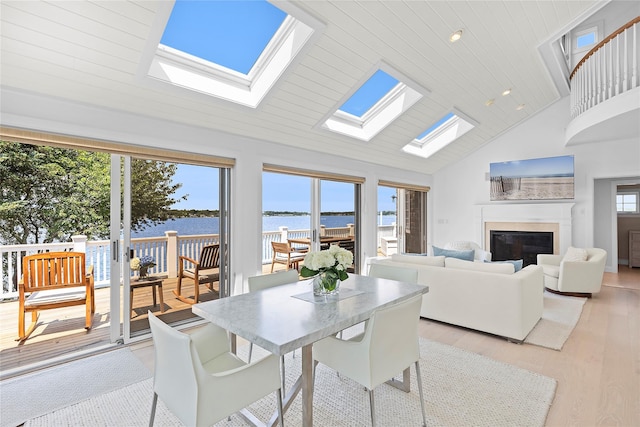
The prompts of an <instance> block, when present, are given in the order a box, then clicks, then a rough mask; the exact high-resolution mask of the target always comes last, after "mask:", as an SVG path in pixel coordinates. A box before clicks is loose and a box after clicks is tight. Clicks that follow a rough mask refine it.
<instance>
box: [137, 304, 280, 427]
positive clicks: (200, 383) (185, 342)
mask: <svg viewBox="0 0 640 427" xmlns="http://www.w3.org/2000/svg"><path fill="white" fill-rule="evenodd" d="M149 324H150V325H151V335H152V336H153V343H154V347H155V348H154V352H155V368H154V379H153V403H152V406H151V417H150V419H149V426H150V427H151V426H153V421H154V418H155V412H156V405H157V403H158V397H160V399H162V401H163V402H164V403H165V405H166V406H167V408H168V409H169V410H170V411H171V412H172V413H173V414H174V415H175V416H176V417H177V418H178V419H180V421H181V422H182V423H183V424H185V425H187V426H210V425H211V424H214V423H216V422H218V421H220V420H222V419H224V418H226V417H228V416H229V415H231V414H233V413H235V412H238V411H240V410H241V409H243V408H245V407H246V406H248V405H250V404H251V403H253V402H255V401H257V400H259V399H261V398H263V397H264V396H266V395H267V394H269V393H271V392H274V391H275V392H276V394H277V397H278V420H279V421H280V425H283V424H282V422H283V420H282V395H281V393H280V372H279V370H278V357H276V356H274V355H270V356H267V357H265V358H264V359H261V360H259V361H257V362H255V363H252V364H246V363H244V362H243V361H242V360H240V359H239V358H238V357H237V356H236V355H235V354H233V353H231V352H230V344H229V337H228V334H227V331H225V330H224V329H222V328H220V327H218V326H215V325H213V324H208V325H206V326H204V327H203V328H202V329H200V330H198V331H196V332H195V333H193V334H184V333H182V332H179V331H177V330H175V329H173V328H171V327H170V326H169V325H167V324H165V323H164V322H163V321H161V320H160V319H158V318H157V317H156V316H154V315H153V313H151V312H149Z"/></svg>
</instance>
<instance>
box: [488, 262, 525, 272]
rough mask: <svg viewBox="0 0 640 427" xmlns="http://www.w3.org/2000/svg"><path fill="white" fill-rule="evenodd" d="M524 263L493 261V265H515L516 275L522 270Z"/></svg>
mask: <svg viewBox="0 0 640 427" xmlns="http://www.w3.org/2000/svg"><path fill="white" fill-rule="evenodd" d="M522 263H523V260H521V259H508V260H506V261H492V264H513V268H514V269H515V271H516V273H517V272H518V271H520V270H522Z"/></svg>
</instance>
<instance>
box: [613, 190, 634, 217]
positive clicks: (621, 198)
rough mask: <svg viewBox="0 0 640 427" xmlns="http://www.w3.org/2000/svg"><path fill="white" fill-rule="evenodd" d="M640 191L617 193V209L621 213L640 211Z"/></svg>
mask: <svg viewBox="0 0 640 427" xmlns="http://www.w3.org/2000/svg"><path fill="white" fill-rule="evenodd" d="M638 200H639V193H638V192H629V193H618V194H617V195H616V210H617V211H618V213H619V214H637V213H640V207H639V206H638Z"/></svg>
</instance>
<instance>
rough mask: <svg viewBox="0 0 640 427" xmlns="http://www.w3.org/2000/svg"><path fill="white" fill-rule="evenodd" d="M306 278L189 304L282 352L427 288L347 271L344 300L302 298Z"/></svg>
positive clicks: (308, 284) (202, 314)
mask: <svg viewBox="0 0 640 427" xmlns="http://www.w3.org/2000/svg"><path fill="white" fill-rule="evenodd" d="M311 282H312V280H304V281H301V282H296V283H292V284H289V285H282V286H276V287H273V288H269V289H265V290H262V291H258V292H250V293H246V294H242V295H235V296H231V297H227V298H221V299H218V300H214V301H208V302H203V303H199V304H195V305H194V306H193V307H192V310H193V313H194V314H196V315H198V316H200V317H202V318H204V319H206V320H208V321H210V322H212V323H214V324H216V325H218V326H220V327H222V328H224V329H226V330H228V331H229V332H232V333H234V334H236V335H238V336H240V337H242V338H244V339H246V340H248V341H251V342H253V343H255V344H256V345H259V346H260V347H262V348H264V349H265V350H268V351H270V352H271V353H273V354H277V355H283V354H286V353H288V352H290V351H293V350H294V349H296V348H300V347H303V346H305V345H309V344H312V343H314V342H316V341H318V340H320V339H322V338H325V337H327V336H329V335H333V334H336V333H337V332H339V331H341V330H343V329H346V328H348V327H350V326H353V325H355V324H358V323H360V322H363V321H365V320H367V319H368V318H369V317H371V314H372V313H373V311H374V310H376V309H378V308H383V307H386V306H389V305H393V304H395V303H398V302H401V301H404V300H407V299H410V298H412V297H414V296H416V295H421V294H425V293H427V292H428V291H429V288H428V287H427V286H423V285H418V284H412V283H404V282H397V281H395V280H386V279H378V278H374V277H368V276H360V275H356V274H350V275H349V278H348V279H347V280H345V281H343V282H342V283H341V285H340V289H341V292H343V293H344V294H345V296H346V295H347V294H351V295H349V297H346V298H335V297H328V298H327V300H326V302H319V301H317V299H313V298H310V299H308V300H306V299H305V298H301V295H302V294H304V293H305V292H308V293H309V294H310V295H312V285H311Z"/></svg>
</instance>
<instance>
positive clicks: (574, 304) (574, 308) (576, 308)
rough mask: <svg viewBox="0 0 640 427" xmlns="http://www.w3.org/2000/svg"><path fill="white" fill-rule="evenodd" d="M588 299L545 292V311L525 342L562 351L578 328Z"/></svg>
mask: <svg viewBox="0 0 640 427" xmlns="http://www.w3.org/2000/svg"><path fill="white" fill-rule="evenodd" d="M586 301H587V298H577V297H569V296H565V295H557V294H554V293H551V292H547V291H544V310H543V312H542V318H541V319H540V320H539V321H538V323H537V324H536V326H535V327H534V328H533V330H532V331H531V332H529V335H527V337H526V338H525V340H524V342H525V343H527V344H534V345H538V346H541V347H546V348H551V349H553V350H561V349H562V346H564V343H565V342H566V341H567V339H568V338H569V335H571V332H572V331H573V329H574V328H575V327H576V324H577V323H578V320H580V315H581V314H582V307H583V306H584V303H585V302H586Z"/></svg>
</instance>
